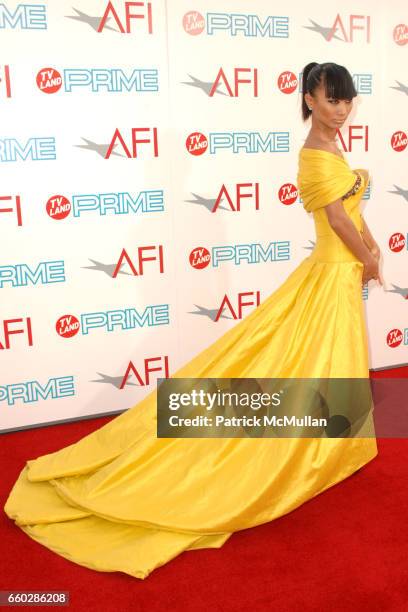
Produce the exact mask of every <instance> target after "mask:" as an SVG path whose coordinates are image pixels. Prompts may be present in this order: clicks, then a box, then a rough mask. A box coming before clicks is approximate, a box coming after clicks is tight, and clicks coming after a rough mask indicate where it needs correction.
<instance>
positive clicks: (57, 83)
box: [36, 68, 62, 94]
mask: <svg viewBox="0 0 408 612" xmlns="http://www.w3.org/2000/svg"><path fill="white" fill-rule="evenodd" d="M36 81H37V86H38V89H39V90H40V91H42V92H43V93H47V94H52V93H55V92H57V91H58V90H59V89H61V85H62V77H61V74H60V73H59V72H58V70H55V68H42V69H41V70H39V72H37V76H36Z"/></svg>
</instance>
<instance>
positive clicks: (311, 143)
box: [303, 137, 339, 155]
mask: <svg viewBox="0 0 408 612" xmlns="http://www.w3.org/2000/svg"><path fill="white" fill-rule="evenodd" d="M303 146H304V147H305V148H306V149H319V150H320V151H327V153H334V154H335V155H339V150H338V149H337V148H336V146H335V145H330V143H328V142H324V141H322V140H318V139H317V138H309V137H308V138H306V140H305V142H304V144H303Z"/></svg>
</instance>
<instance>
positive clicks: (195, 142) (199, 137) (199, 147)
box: [186, 132, 208, 155]
mask: <svg viewBox="0 0 408 612" xmlns="http://www.w3.org/2000/svg"><path fill="white" fill-rule="evenodd" d="M207 148H208V140H207V136H204V134H201V132H192V133H191V134H189V135H188V136H187V138H186V149H187V151H188V152H189V153H191V155H202V154H203V153H205V152H206V150H207Z"/></svg>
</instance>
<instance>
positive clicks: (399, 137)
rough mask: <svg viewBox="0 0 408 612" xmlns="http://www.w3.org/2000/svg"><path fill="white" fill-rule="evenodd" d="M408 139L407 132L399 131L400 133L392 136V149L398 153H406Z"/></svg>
mask: <svg viewBox="0 0 408 612" xmlns="http://www.w3.org/2000/svg"><path fill="white" fill-rule="evenodd" d="M407 144H408V137H407V135H406V133H405V132H403V131H402V130H398V132H394V133H393V135H392V136H391V147H392V149H393V150H394V151H397V153H400V152H401V151H404V150H405V149H406V148H407Z"/></svg>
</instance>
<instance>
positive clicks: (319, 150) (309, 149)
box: [300, 147, 346, 161]
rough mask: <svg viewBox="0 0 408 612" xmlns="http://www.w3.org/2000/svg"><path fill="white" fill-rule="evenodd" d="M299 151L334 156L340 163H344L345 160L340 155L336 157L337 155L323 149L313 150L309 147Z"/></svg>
mask: <svg viewBox="0 0 408 612" xmlns="http://www.w3.org/2000/svg"><path fill="white" fill-rule="evenodd" d="M300 151H317V152H318V153H327V155H334V157H338V159H341V160H342V161H346V158H345V157H344V156H343V155H342V156H340V155H337V153H331V152H330V151H325V150H324V149H313V148H311V147H301V148H300Z"/></svg>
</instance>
